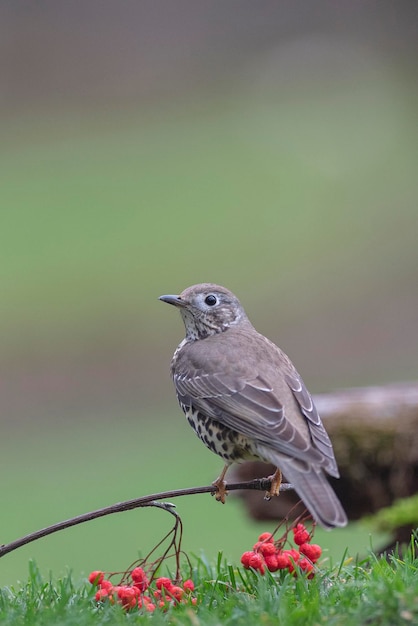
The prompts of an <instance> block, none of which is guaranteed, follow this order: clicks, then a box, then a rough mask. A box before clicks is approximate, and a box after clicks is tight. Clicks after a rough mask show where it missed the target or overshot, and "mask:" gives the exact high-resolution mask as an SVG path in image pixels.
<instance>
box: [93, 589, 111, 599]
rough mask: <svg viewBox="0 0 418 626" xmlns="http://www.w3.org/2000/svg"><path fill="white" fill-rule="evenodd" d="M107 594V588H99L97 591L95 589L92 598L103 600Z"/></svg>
mask: <svg viewBox="0 0 418 626" xmlns="http://www.w3.org/2000/svg"><path fill="white" fill-rule="evenodd" d="M108 596H109V594H108V592H107V589H99V590H98V591H96V593H95V595H94V598H95V600H96V602H103V600H106V598H107V597H108Z"/></svg>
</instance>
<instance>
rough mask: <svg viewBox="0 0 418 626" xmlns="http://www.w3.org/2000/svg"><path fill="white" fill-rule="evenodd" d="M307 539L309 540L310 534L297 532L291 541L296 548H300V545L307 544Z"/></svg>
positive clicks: (301, 531)
mask: <svg viewBox="0 0 418 626" xmlns="http://www.w3.org/2000/svg"><path fill="white" fill-rule="evenodd" d="M309 539H310V534H309V533H308V531H307V530H299V531H298V532H297V533H295V534H294V536H293V540H294V542H295V543H296V545H298V546H301V545H302V543H307V542H308V541H309Z"/></svg>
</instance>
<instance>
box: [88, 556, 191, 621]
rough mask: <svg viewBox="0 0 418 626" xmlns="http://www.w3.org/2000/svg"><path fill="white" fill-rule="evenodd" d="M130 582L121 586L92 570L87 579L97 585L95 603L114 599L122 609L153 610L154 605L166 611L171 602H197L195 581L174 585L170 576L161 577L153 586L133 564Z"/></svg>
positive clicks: (142, 571)
mask: <svg viewBox="0 0 418 626" xmlns="http://www.w3.org/2000/svg"><path fill="white" fill-rule="evenodd" d="M129 578H130V581H131V582H129V583H125V584H122V585H114V584H113V583H112V582H111V581H110V580H108V579H106V578H105V574H104V572H101V571H94V572H91V574H90V575H89V582H90V583H91V584H92V585H95V586H96V587H98V589H97V591H96V594H95V599H96V601H97V602H104V601H106V600H107V601H109V602H111V603H112V604H114V603H115V602H117V603H118V604H121V605H122V606H123V608H124V609H126V610H127V611H129V610H130V609H134V608H136V609H141V608H143V609H145V610H146V611H149V612H150V613H152V612H153V611H155V609H156V608H160V609H163V610H167V609H168V607H169V606H170V605H176V604H179V603H186V602H190V604H196V603H197V599H196V598H195V597H194V596H192V592H193V591H194V584H193V581H192V580H185V581H184V583H183V585H182V586H180V585H177V584H176V583H175V582H173V581H172V580H171V579H170V578H164V577H160V578H157V579H156V580H155V588H153V587H152V586H151V584H150V581H149V579H148V576H147V575H146V573H145V571H144V570H143V569H142V567H135V569H133V570H132V571H131V572H130V574H129Z"/></svg>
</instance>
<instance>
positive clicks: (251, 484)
mask: <svg viewBox="0 0 418 626" xmlns="http://www.w3.org/2000/svg"><path fill="white" fill-rule="evenodd" d="M270 485H271V481H270V480H269V479H268V478H259V479H256V480H250V481H246V482H240V483H231V484H230V485H229V484H228V491H237V490H238V489H254V490H257V491H267V490H268V489H269V488H270ZM291 489H293V486H292V485H290V484H289V483H282V484H281V486H280V491H289V490H291ZM213 492H214V487H213V485H208V486H206V487H190V488H188V489H174V490H173V491H164V492H161V493H154V494H152V495H149V496H143V497H142V498H135V499H134V500H126V501H125V502H118V503H117V504H112V505H110V506H106V507H104V508H103V509H97V510H96V511H91V512H90V513H83V515H77V516H76V517H71V518H70V519H68V520H64V521H63V522H58V523H57V524H52V525H51V526H47V527H46V528H42V529H41V530H37V531H36V532H34V533H30V534H29V535H25V536H24V537H21V538H20V539H16V540H15V541H11V542H10V543H7V544H4V545H2V546H0V558H1V557H2V556H4V555H5V554H8V553H9V552H13V550H17V548H21V547H22V546H25V545H26V544H28V543H31V542H32V541H36V540H37V539H42V537H46V536H47V535H52V534H53V533H56V532H58V531H60V530H65V529H66V528H70V527H71V526H77V524H83V523H84V522H89V521H91V520H93V519H97V518H98V517H104V516H105V515H112V514H113V513H122V512H123V511H131V510H132V509H137V508H140V507H146V506H159V507H160V508H161V504H160V503H158V502H157V501H158V500H166V499H169V498H170V499H172V498H178V497H179V496H190V495H195V494H198V493H213Z"/></svg>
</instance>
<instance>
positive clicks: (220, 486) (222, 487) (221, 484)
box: [211, 478, 228, 504]
mask: <svg viewBox="0 0 418 626" xmlns="http://www.w3.org/2000/svg"><path fill="white" fill-rule="evenodd" d="M212 485H213V486H214V487H215V489H214V491H212V493H211V495H212V496H215V500H216V501H217V502H222V504H225V499H226V496H227V495H228V491H227V489H226V481H225V480H220V479H219V478H218V479H217V480H215V481H214V482H213V483H212Z"/></svg>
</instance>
